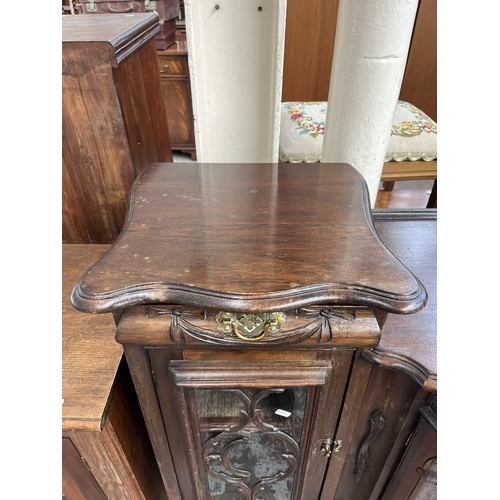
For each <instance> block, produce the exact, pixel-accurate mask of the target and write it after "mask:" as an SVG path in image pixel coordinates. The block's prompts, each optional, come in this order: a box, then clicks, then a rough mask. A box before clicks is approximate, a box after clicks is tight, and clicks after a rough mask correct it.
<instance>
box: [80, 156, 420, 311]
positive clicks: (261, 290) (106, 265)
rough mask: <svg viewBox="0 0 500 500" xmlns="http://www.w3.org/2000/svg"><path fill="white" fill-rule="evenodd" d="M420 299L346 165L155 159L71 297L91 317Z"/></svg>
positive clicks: (395, 306)
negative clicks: (150, 309) (188, 308)
mask: <svg viewBox="0 0 500 500" xmlns="http://www.w3.org/2000/svg"><path fill="white" fill-rule="evenodd" d="M146 241H147V245H145V242H146ZM425 301H426V292H425V289H424V288H423V287H422V286H421V283H420V282H419V281H418V280H417V279H415V277H414V276H413V275H412V274H411V273H410V272H409V271H408V269H407V268H405V267H404V266H403V265H402V264H401V263H400V262H399V261H398V260H396V259H395V258H394V257H393V255H392V254H391V253H390V252H389V251H388V250H387V249H386V248H385V247H384V245H383V244H382V243H381V241H380V240H379V238H378V236H377V235H376V233H375V232H374V230H373V228H372V222H371V216H370V209H369V202H368V192H367V188H366V183H365V182H364V180H363V179H362V177H361V176H360V175H359V174H358V173H357V172H356V171H355V170H354V169H353V168H352V167H350V166H349V165H345V164H314V165H310V166H309V167H308V168H307V170H306V169H304V168H303V167H302V166H300V165H295V164H279V165H278V164H276V165H271V164H244V165H232V164H196V163H192V164H183V165H179V164H155V165H153V166H152V167H150V168H148V169H147V170H146V171H144V172H143V174H142V175H141V177H140V178H139V179H138V181H137V183H136V184H135V187H134V190H133V193H132V195H131V197H130V209H129V216H128V220H127V225H126V229H125V230H124V232H123V233H122V235H121V236H120V239H119V240H118V242H117V243H116V244H115V245H114V246H113V248H112V250H111V251H110V252H109V253H108V254H107V255H106V256H105V257H104V258H103V259H102V260H101V261H100V262H99V263H98V264H97V265H96V266H95V267H94V268H93V269H91V270H90V271H89V273H87V274H86V275H85V276H84V277H83V279H82V281H80V282H79V283H77V285H76V286H75V288H74V291H73V294H72V303H73V305H74V306H75V307H76V308H78V309H80V310H83V311H93V312H106V311H111V310H113V309H115V308H122V307H124V306H132V305H136V304H140V303H145V302H149V303H174V304H175V303H178V304H189V305H196V306H199V307H206V308H210V309H218V310H229V311H243V312H245V311H247V312H261V311H263V310H264V311H266V310H267V311H273V310H275V311H276V310H290V309H292V308H296V307H305V306H307V305H312V304H314V303H316V304H325V303H327V304H336V305H351V306H353V305H356V306H367V307H371V308H380V309H383V310H387V311H390V312H394V313H411V312H415V311H418V310H419V309H421V308H422V307H423V306H424V305H425Z"/></svg>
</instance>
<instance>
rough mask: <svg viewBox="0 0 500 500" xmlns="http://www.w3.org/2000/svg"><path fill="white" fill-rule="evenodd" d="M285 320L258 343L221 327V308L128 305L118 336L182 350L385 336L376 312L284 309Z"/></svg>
mask: <svg viewBox="0 0 500 500" xmlns="http://www.w3.org/2000/svg"><path fill="white" fill-rule="evenodd" d="M284 315H285V323H284V324H283V326H282V328H281V329H280V330H278V331H276V332H269V333H267V335H266V336H265V337H264V338H262V339H261V340H259V341H258V342H247V341H244V340H241V339H239V338H238V337H237V336H236V335H235V334H234V331H233V330H230V331H228V332H225V331H224V330H222V329H221V328H219V326H218V324H217V321H216V316H217V311H207V310H203V309H197V308H186V307H183V306H178V305H168V306H157V307H153V306H136V307H130V308H128V309H127V310H126V311H125V312H124V314H123V316H122V319H121V321H120V327H119V329H118V331H117V336H116V339H117V341H118V342H120V343H121V344H140V345H144V346H164V347H173V348H180V347H182V348H183V349H196V348H198V349H199V348H202V347H203V348H204V347H206V348H212V349H221V348H228V347H229V348H230V347H232V348H234V349H243V348H244V349H269V348H276V347H292V346H296V347H300V348H301V349H316V350H317V349H335V348H338V347H351V348H355V347H372V346H377V345H378V342H379V340H380V329H379V326H378V323H377V320H376V318H375V315H374V313H373V311H370V310H359V311H354V310H353V309H345V308H339V309H333V308H332V309H328V308H321V307H312V308H308V309H297V310H294V311H287V312H286V313H284Z"/></svg>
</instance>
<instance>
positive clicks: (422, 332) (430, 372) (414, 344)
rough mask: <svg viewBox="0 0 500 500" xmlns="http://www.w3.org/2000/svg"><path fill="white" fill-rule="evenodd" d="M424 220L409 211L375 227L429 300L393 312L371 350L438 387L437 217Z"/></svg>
mask: <svg viewBox="0 0 500 500" xmlns="http://www.w3.org/2000/svg"><path fill="white" fill-rule="evenodd" d="M424 212H426V213H427V215H426V216H425V217H426V218H425V219H421V218H420V217H419V216H418V214H413V215H412V214H411V213H407V214H406V216H404V217H399V220H377V219H376V216H374V218H375V228H376V230H377V232H378V234H379V235H380V237H381V239H382V240H383V241H384V243H385V244H386V245H387V247H388V248H389V249H390V250H391V251H392V252H393V253H394V255H395V256H396V257H398V258H399V259H400V260H401V261H402V262H403V263H404V264H405V265H406V266H408V268H409V269H411V270H412V271H413V272H414V273H415V275H416V276H417V277H418V278H419V279H420V280H421V281H422V283H423V284H424V286H425V288H426V290H427V293H428V302H427V305H426V307H425V308H424V309H422V310H421V311H419V312H417V313H416V314H412V315H405V316H401V315H393V314H390V315H389V316H388V318H387V321H386V323H385V325H384V328H383V330H382V336H381V340H380V343H379V346H378V347H376V348H374V349H372V350H371V351H372V352H373V353H374V354H373V355H374V356H375V357H376V358H377V359H376V361H377V362H380V363H381V364H385V365H386V366H390V364H391V363H392V365H393V366H395V367H399V368H403V369H405V368H406V369H407V370H408V371H409V372H411V373H412V374H413V375H414V377H415V378H416V379H417V380H418V381H419V382H420V383H421V384H422V385H423V386H424V388H426V389H428V390H431V391H436V390H437V238H436V233H437V217H436V213H434V218H427V217H429V216H428V214H429V213H431V214H432V212H433V211H431V210H426V211H424Z"/></svg>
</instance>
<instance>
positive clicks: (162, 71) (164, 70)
mask: <svg viewBox="0 0 500 500" xmlns="http://www.w3.org/2000/svg"><path fill="white" fill-rule="evenodd" d="M167 69H168V64H165V66H163V69H160V73H166V72H167Z"/></svg>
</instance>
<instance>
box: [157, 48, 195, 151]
mask: <svg viewBox="0 0 500 500" xmlns="http://www.w3.org/2000/svg"><path fill="white" fill-rule="evenodd" d="M157 56H158V68H159V70H160V81H161V88H162V95H163V100H164V103H165V109H166V110H167V119H168V126H169V130H170V143H171V147H172V149H175V150H182V151H194V150H195V149H196V147H195V139H194V121H193V105H192V100H191V85H190V77H189V66H188V52H187V43H186V42H185V41H180V42H177V43H175V44H174V45H172V46H171V47H169V48H168V49H167V50H165V51H158V52H157Z"/></svg>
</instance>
